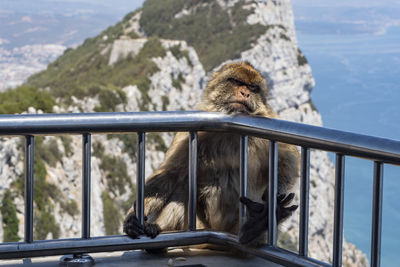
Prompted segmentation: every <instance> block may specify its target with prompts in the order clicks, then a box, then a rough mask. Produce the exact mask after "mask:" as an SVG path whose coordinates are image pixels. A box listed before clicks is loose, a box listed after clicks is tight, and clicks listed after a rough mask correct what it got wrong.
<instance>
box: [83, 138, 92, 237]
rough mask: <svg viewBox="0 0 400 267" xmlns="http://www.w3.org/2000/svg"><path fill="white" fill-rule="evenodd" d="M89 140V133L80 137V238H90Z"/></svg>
mask: <svg viewBox="0 0 400 267" xmlns="http://www.w3.org/2000/svg"><path fill="white" fill-rule="evenodd" d="M91 139H92V136H91V134H89V133H85V134H83V136H82V177H83V183H82V184H83V185H82V238H86V239H88V238H90V191H91V186H90V184H91V183H90V172H91V156H92V150H91Z"/></svg>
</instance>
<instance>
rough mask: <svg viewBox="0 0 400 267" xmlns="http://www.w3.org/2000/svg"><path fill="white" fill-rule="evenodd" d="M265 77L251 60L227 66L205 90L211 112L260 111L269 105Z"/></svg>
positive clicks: (215, 75) (207, 105) (213, 77)
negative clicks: (251, 63) (266, 96)
mask: <svg viewBox="0 0 400 267" xmlns="http://www.w3.org/2000/svg"><path fill="white" fill-rule="evenodd" d="M266 92H267V86H266V81H265V79H264V78H263V77H262V76H261V74H260V73H259V72H258V71H257V70H255V69H254V68H253V67H252V66H251V65H250V64H249V63H247V62H243V63H231V64H227V65H224V66H223V67H222V68H221V69H220V70H219V71H217V72H215V73H214V74H213V75H212V78H211V80H210V82H209V84H208V86H207V89H206V91H205V94H204V97H205V103H206V106H205V107H204V105H203V109H205V110H207V111H218V112H223V113H226V114H240V113H243V114H254V115H256V114H259V113H261V112H262V110H263V108H264V106H265V95H266Z"/></svg>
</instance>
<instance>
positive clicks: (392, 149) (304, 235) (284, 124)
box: [0, 111, 400, 267]
mask: <svg viewBox="0 0 400 267" xmlns="http://www.w3.org/2000/svg"><path fill="white" fill-rule="evenodd" d="M178 131H182V132H183V131H184V132H188V134H189V137H190V138H188V141H189V144H190V145H189V151H188V152H189V159H188V160H189V166H190V168H189V175H188V176H189V196H190V197H189V203H188V204H189V213H188V215H189V216H188V217H189V230H191V231H190V232H179V233H166V234H161V235H160V236H158V237H157V238H156V239H149V238H147V237H142V238H141V239H130V238H128V237H126V236H113V237H94V238H93V237H90V191H91V190H90V158H91V134H101V133H103V134H107V133H132V132H135V133H137V134H138V144H137V149H138V150H137V157H138V160H137V164H138V166H137V169H138V172H137V196H138V199H137V202H136V205H137V207H136V208H137V211H138V219H139V221H140V222H143V219H144V214H143V210H144V208H143V201H144V177H145V174H144V170H145V169H144V166H145V134H146V132H178ZM199 131H200V132H201V131H213V132H230V133H236V134H238V136H240V161H241V165H240V196H246V194H247V189H246V187H247V167H246V166H247V156H248V155H247V153H248V137H249V136H257V137H262V138H266V139H268V140H270V148H269V166H270V168H269V173H268V179H269V182H268V185H269V188H268V192H269V199H268V205H269V210H270V211H271V212H270V213H269V215H268V218H269V221H268V243H267V245H265V246H264V247H262V248H261V249H260V248H258V249H256V248H250V247H246V246H243V245H241V244H240V243H239V242H238V240H237V237H236V236H233V235H230V234H227V233H221V232H216V231H195V230H196V212H195V211H196V190H197V189H196V188H197V185H196V184H197V182H196V179H197V177H196V176H197V175H196V173H197V172H196V169H197V167H196V166H197V145H198V144H197V142H198V135H197V133H198V132H199ZM58 134H80V135H82V138H83V139H82V159H83V163H82V165H83V168H82V177H83V186H82V189H83V190H82V199H83V202H82V238H80V239H63V240H44V241H34V240H33V191H34V190H33V188H34V179H33V178H34V177H33V167H34V166H33V164H34V136H35V135H58ZM0 136H24V137H25V140H26V143H25V161H26V162H25V235H24V241H25V242H17V243H3V244H0V259H8V258H22V257H35V256H45V255H47V256H48V255H61V254H66V253H73V254H80V253H88V252H102V251H117V250H126V249H139V248H140V249H146V248H158V247H166V246H186V245H193V244H202V243H211V244H217V245H224V246H228V247H233V248H236V249H239V250H241V251H243V252H246V253H250V254H253V255H256V256H259V257H262V258H265V259H268V260H271V261H273V262H276V263H280V264H282V265H285V266H331V265H330V264H327V263H324V262H320V261H317V260H315V259H312V258H310V257H308V205H309V204H308V203H309V201H308V199H309V182H310V179H309V178H310V177H309V175H310V149H312V148H315V149H321V150H326V151H331V152H335V153H336V168H335V171H336V181H335V205H334V208H335V211H334V214H335V216H334V240H333V250H334V253H333V266H335V267H336V266H341V265H342V233H343V200H344V199H343V192H344V165H345V156H347V155H350V156H357V157H363V158H366V159H369V160H373V161H375V162H374V164H375V165H374V166H375V169H374V195H373V211H374V212H373V214H372V231H371V235H372V241H371V251H372V252H371V266H379V264H380V249H381V224H382V212H381V211H382V193H383V192H382V181H383V180H382V179H383V165H384V163H392V164H396V165H400V142H399V141H394V140H389V139H384V138H378V137H372V136H366V135H362V134H355V133H350V132H344V131H338V130H333V129H327V128H323V127H318V126H311V125H306V124H300V123H294V122H289V121H283V120H277V119H270V118H264V117H257V116H244V115H224V114H221V113H211V112H201V111H184V112H182V111H179V112H127V113H69V114H27V115H0ZM278 142H284V143H289V144H294V145H298V146H300V147H301V150H302V153H301V154H302V157H301V162H302V164H301V165H302V168H301V194H300V195H301V201H300V202H301V203H300V204H301V205H300V206H301V207H300V211H301V212H300V213H301V216H300V224H299V229H300V231H299V253H298V254H297V253H293V252H290V251H287V250H284V249H282V248H279V247H277V244H276V237H277V236H276V235H277V227H276V214H275V212H273V211H274V210H275V209H276V208H275V207H276V198H277V195H276V194H277V183H278V177H277V170H278V157H277V156H278ZM239 214H240V216H239V217H240V223H241V224H242V223H243V220H244V218H245V209H244V206H243V204H241V207H240V211H239Z"/></svg>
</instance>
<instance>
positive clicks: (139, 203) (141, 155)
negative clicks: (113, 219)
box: [136, 132, 146, 225]
mask: <svg viewBox="0 0 400 267" xmlns="http://www.w3.org/2000/svg"><path fill="white" fill-rule="evenodd" d="M145 158H146V133H144V132H139V133H138V141H137V167H136V168H137V171H136V216H137V218H138V220H139V222H140V223H141V224H142V225H143V224H144V179H145Z"/></svg>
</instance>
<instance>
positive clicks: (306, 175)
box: [299, 147, 310, 257]
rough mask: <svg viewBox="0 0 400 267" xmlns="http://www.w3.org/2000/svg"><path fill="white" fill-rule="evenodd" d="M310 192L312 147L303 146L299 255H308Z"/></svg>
mask: <svg viewBox="0 0 400 267" xmlns="http://www.w3.org/2000/svg"><path fill="white" fill-rule="evenodd" d="M309 192H310V149H309V148H307V147H302V148H301V177H300V231H299V255H300V256H304V257H307V255H308V211H309Z"/></svg>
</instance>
